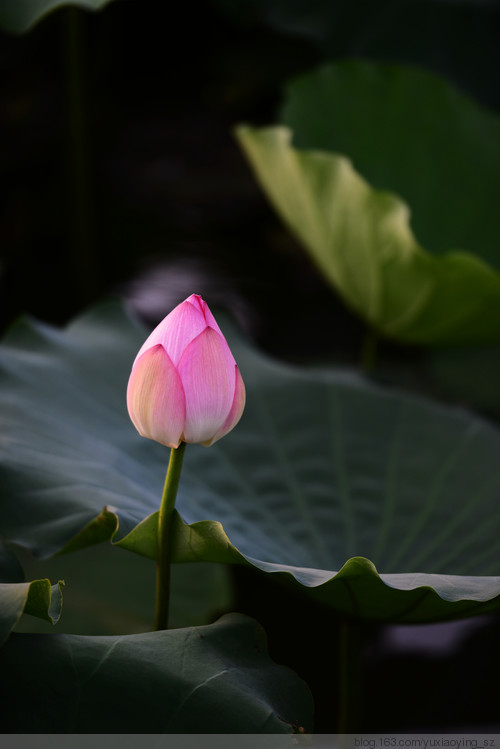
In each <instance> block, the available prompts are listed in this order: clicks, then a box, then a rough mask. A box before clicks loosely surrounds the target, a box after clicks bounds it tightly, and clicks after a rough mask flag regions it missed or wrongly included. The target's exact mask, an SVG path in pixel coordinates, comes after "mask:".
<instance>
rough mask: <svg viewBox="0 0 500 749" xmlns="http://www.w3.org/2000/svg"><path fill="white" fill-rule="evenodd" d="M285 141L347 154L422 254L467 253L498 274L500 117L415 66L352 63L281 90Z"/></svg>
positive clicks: (328, 68)
mask: <svg viewBox="0 0 500 749" xmlns="http://www.w3.org/2000/svg"><path fill="white" fill-rule="evenodd" d="M280 119H281V121H282V122H283V124H285V125H287V126H288V127H289V128H290V129H291V130H292V131H293V145H294V146H295V148H298V149H301V150H311V149H313V150H322V151H330V152H333V153H337V154H339V153H342V154H344V155H346V156H347V157H348V158H349V159H350V160H351V161H352V163H353V166H354V169H355V170H356V171H357V172H359V173H360V174H361V175H362V176H363V177H364V178H365V179H366V180H367V181H368V182H369V183H370V185H371V186H372V187H374V188H375V189H377V190H384V191H390V192H392V193H397V195H398V196H399V197H400V198H402V199H403V201H404V202H405V203H406V204H407V205H408V206H409V208H410V211H411V216H410V224H411V229H412V231H413V233H414V234H415V235H416V237H417V239H418V241H419V243H420V244H421V245H422V246H423V247H425V248H426V250H428V251H429V252H430V253H431V254H435V255H444V254H445V253H447V252H449V251H451V250H467V251H469V252H471V253H473V254H475V255H477V256H478V257H480V258H481V259H482V260H484V261H485V262H487V263H489V264H490V265H493V266H494V267H496V268H497V269H498V270H500V247H499V246H498V236H499V235H500V216H499V214H498V211H497V210H496V206H497V204H498V195H499V192H500V176H499V174H500V119H499V118H498V117H496V116H494V115H493V114H491V113H490V112H488V111H487V110H485V109H482V108H481V107H479V106H478V105H477V104H476V103H475V102H474V101H473V100H471V99H470V98H469V97H467V96H465V95H463V94H462V93H461V92H460V91H459V90H458V89H456V88H455V87H454V86H452V85H450V84H449V83H448V82H447V81H446V80H445V79H442V78H439V77H438V76H435V75H431V74H430V73H427V72H425V71H423V70H418V69H412V68H405V67H402V66H397V65H381V64H373V63H368V62H360V61H352V62H342V63H335V64H333V65H325V66H322V67H321V68H320V69H318V70H316V71H313V72H311V73H308V74H306V75H303V76H300V77H299V78H296V79H294V80H293V81H291V82H290V84H289V85H288V86H287V88H286V95H285V102H284V105H283V110H282V116H281V118H280Z"/></svg>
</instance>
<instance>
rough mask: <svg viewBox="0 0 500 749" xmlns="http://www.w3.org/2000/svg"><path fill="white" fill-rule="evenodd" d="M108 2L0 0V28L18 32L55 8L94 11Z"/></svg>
mask: <svg viewBox="0 0 500 749" xmlns="http://www.w3.org/2000/svg"><path fill="white" fill-rule="evenodd" d="M109 2H111V0H0V28H2V29H4V30H5V31H10V32H12V33H15V34H20V33H23V32H24V31H29V29H31V28H32V27H33V26H34V25H35V24H37V23H38V22H39V21H40V20H41V19H42V18H44V17H45V16H46V15H48V14H49V13H51V12H52V11H53V10H56V9H57V8H61V7H63V6H69V5H72V6H75V7H77V8H83V9H84V10H94V11H95V10H100V9H101V8H104V6H105V5H107V4H108V3H109Z"/></svg>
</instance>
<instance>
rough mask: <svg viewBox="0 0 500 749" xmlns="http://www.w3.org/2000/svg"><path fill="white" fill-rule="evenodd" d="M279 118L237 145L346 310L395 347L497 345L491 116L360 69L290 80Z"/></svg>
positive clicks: (426, 81) (386, 73)
mask: <svg viewBox="0 0 500 749" xmlns="http://www.w3.org/2000/svg"><path fill="white" fill-rule="evenodd" d="M429 102H430V103H431V104H432V106H430V105H429ZM284 120H285V122H286V123H287V124H288V125H289V126H291V127H292V128H293V133H292V131H291V130H290V129H288V128H287V127H275V128H266V129H261V130H256V129H252V128H249V127H240V128H238V130H237V136H238V139H239V141H240V143H241V145H242V147H243V148H244V150H245V153H246V155H247V156H248V158H249V161H250V163H251V165H252V167H253V169H254V170H255V173H256V175H257V178H258V180H259V182H260V184H261V185H262V187H263V188H264V190H265V192H266V193H267V195H268V197H269V199H270V200H271V202H272V203H273V205H274V206H275V208H276V209H277V211H278V213H279V214H280V215H281V217H282V218H283V220H284V221H285V223H286V224H287V226H288V227H289V228H290V229H291V230H292V231H293V232H294V233H295V234H296V236H297V237H298V238H299V239H300V240H301V242H302V244H303V245H304V247H305V248H306V249H307V250H308V251H309V253H310V254H311V256H312V257H313V259H314V260H315V262H316V263H317V265H318V267H319V268H320V270H321V271H322V272H323V274H324V275H325V277H326V278H327V279H328V280H329V281H331V282H332V284H333V285H334V286H335V287H336V289H337V290H338V291H339V293H340V294H341V295H342V297H343V298H344V300H345V301H346V302H347V304H348V305H349V306H350V307H351V308H352V309H354V310H355V311H356V312H357V313H358V314H359V315H361V316H362V317H364V318H365V319H366V320H367V321H368V322H369V324H370V325H371V326H373V327H374V328H376V329H377V330H378V331H380V332H381V333H382V334H383V335H386V336H388V337H390V338H394V339H397V340H400V341H405V342H410V343H420V344H422V343H427V344H439V343H446V344H448V343H470V342H474V343H478V342H492V341H498V340H499V338H500V313H499V310H500V275H499V273H498V271H497V270H495V269H494V268H493V267H492V266H491V265H489V264H488V263H492V264H495V265H496V266H497V267H499V266H500V255H499V251H498V239H497V238H498V234H499V229H500V224H499V223H498V222H499V221H500V218H499V214H498V211H497V210H496V199H497V194H498V174H499V173H500V170H499V166H500V164H499V163H498V154H499V153H500V148H498V145H499V144H500V123H499V122H498V120H497V119H496V118H494V117H493V116H492V115H489V114H488V113H486V112H483V111H481V110H480V109H479V108H478V107H476V106H475V105H473V104H472V102H470V101H469V100H468V99H466V98H465V97H463V96H461V95H458V94H457V93H456V92H455V91H454V90H453V89H451V88H450V87H449V86H447V85H446V84H445V83H444V82H442V81H440V80H439V79H437V78H435V77H434V76H431V75H429V74H424V73H421V72H417V71H413V70H405V69H402V68H397V67H386V66H375V65H369V64H361V63H356V64H354V63H350V64H341V65H335V66H333V67H327V68H324V69H322V70H321V71H320V72H318V73H316V74H312V75H311V76H306V77H304V78H302V79H299V80H298V81H296V82H295V83H293V84H292V85H291V86H290V87H289V95H288V100H287V103H286V105H285V108H284ZM367 123H369V126H367ZM292 135H293V139H294V145H292V144H291V140H292ZM340 154H342V155H340ZM493 154H494V155H493ZM362 175H363V176H362ZM367 179H368V180H369V182H368V181H366V180H367ZM387 190H390V191H391V192H387ZM392 191H395V192H397V193H398V195H400V196H401V197H399V196H398V195H396V194H394V193H393V192H392ZM402 198H403V199H402ZM410 211H411V214H410ZM410 215H411V217H412V218H411V223H412V226H410ZM414 232H416V235H417V236H415V234H414ZM421 242H422V243H423V244H421ZM423 245H425V247H426V249H424V247H423ZM429 249H432V253H431V252H429V251H428V250H429ZM472 253H474V254H472Z"/></svg>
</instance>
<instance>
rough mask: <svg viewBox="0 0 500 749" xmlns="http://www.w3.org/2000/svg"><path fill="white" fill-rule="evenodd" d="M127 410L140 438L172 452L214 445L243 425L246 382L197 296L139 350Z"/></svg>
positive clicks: (131, 378) (189, 300) (156, 329)
mask: <svg viewBox="0 0 500 749" xmlns="http://www.w3.org/2000/svg"><path fill="white" fill-rule="evenodd" d="M127 406H128V412H129V414H130V418H131V419H132V421H133V423H134V425H135V427H136V429H137V431H138V432H139V434H141V435H142V436H143V437H148V438H149V439H152V440H156V441H157V442H161V443H162V444H163V445H167V446H168V447H179V444H180V443H181V442H182V441H184V442H189V443H195V442H201V444H202V445H206V446H209V445H212V444H213V443H214V442H216V441H217V440H219V439H220V438H221V437H223V436H224V435H225V434H227V433H228V432H230V431H231V429H232V428H233V427H234V426H236V424H237V423H238V421H239V420H240V418H241V414H242V413H243V409H244V407H245V386H244V384H243V379H242V377H241V374H240V372H239V369H238V366H237V364H236V362H235V360H234V358H233V355H232V353H231V351H230V349H229V346H228V345H227V342H226V339H225V338H224V336H223V335H222V333H221V331H220V328H219V326H218V325H217V323H216V322H215V318H214V316H213V315H212V313H211V312H210V310H209V308H208V305H207V304H206V302H204V301H203V299H202V298H201V297H200V296H198V295H197V294H191V296H190V297H188V298H187V299H186V300H185V301H184V302H182V304H179V305H178V306H177V307H176V308H175V309H174V310H172V312H170V314H169V315H167V316H166V318H165V319H164V320H163V322H161V323H160V324H159V325H158V327H156V328H155V329H154V330H153V332H152V333H151V335H150V336H149V338H148V339H147V340H146V342H145V343H144V345H143V346H142V348H141V349H140V350H139V353H138V354H137V357H136V359H135V361H134V364H133V366H132V372H131V374H130V379H129V383H128V389H127Z"/></svg>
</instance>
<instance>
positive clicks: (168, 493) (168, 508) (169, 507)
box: [154, 442, 186, 630]
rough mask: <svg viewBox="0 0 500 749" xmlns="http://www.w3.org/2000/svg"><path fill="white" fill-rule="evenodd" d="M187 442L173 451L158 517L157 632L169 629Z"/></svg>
mask: <svg viewBox="0 0 500 749" xmlns="http://www.w3.org/2000/svg"><path fill="white" fill-rule="evenodd" d="M185 448H186V443H185V442H181V443H180V445H179V447H177V448H176V447H173V448H172V449H171V451H170V460H169V463H168V470H167V475H166V477H165V485H164V487H163V496H162V498H161V505H160V515H159V518H158V552H157V561H156V608H155V622H154V627H155V630H159V629H168V614H169V604H170V562H171V557H172V520H173V516H174V509H175V500H176V497H177V489H178V487H179V479H180V476H181V470H182V460H183V458H184V450H185Z"/></svg>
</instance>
